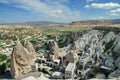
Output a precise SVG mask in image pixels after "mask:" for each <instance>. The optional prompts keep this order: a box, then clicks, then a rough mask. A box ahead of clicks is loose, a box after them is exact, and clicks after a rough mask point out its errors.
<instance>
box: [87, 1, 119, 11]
mask: <svg viewBox="0 0 120 80" xmlns="http://www.w3.org/2000/svg"><path fill="white" fill-rule="evenodd" d="M117 7H120V4H118V3H113V2H110V3H92V4H90V5H86V6H85V8H101V9H112V8H117Z"/></svg>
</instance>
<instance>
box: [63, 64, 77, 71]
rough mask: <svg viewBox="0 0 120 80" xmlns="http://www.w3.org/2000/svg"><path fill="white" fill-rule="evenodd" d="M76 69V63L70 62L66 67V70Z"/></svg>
mask: <svg viewBox="0 0 120 80" xmlns="http://www.w3.org/2000/svg"><path fill="white" fill-rule="evenodd" d="M74 69H75V63H69V64H68V65H67V67H66V69H65V70H66V71H74Z"/></svg>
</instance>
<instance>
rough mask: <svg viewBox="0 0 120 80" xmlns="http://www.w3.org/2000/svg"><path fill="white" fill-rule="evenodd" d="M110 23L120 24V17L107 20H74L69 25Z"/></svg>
mask: <svg viewBox="0 0 120 80" xmlns="http://www.w3.org/2000/svg"><path fill="white" fill-rule="evenodd" d="M101 24H103V25H110V24H111V25H112V24H120V19H109V20H85V21H75V22H72V23H70V25H101Z"/></svg>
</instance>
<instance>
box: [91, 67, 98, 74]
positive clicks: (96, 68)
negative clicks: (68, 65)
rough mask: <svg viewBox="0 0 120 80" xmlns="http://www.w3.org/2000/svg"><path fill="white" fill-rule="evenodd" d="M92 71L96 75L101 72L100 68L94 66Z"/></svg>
mask: <svg viewBox="0 0 120 80" xmlns="http://www.w3.org/2000/svg"><path fill="white" fill-rule="evenodd" d="M92 71H93V72H94V73H99V72H100V67H98V66H94V67H93V68H92Z"/></svg>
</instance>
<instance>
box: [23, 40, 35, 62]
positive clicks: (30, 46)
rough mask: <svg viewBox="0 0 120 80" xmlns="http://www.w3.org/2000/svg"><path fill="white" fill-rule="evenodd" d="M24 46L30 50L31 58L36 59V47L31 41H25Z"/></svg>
mask: <svg viewBox="0 0 120 80" xmlns="http://www.w3.org/2000/svg"><path fill="white" fill-rule="evenodd" d="M24 47H25V48H26V49H27V50H28V51H29V54H30V56H31V58H32V59H33V60H35V59H36V56H35V53H36V52H35V49H34V47H33V45H32V44H31V43H30V42H29V41H25V42H24Z"/></svg>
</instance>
